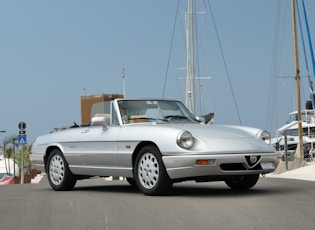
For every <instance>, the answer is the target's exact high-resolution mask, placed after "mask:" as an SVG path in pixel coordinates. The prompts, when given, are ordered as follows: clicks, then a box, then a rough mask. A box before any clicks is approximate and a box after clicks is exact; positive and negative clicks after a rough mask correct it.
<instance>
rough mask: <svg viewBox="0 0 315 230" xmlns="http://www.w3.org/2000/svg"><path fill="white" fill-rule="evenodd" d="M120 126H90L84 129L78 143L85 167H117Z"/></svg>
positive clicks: (79, 155)
mask: <svg viewBox="0 0 315 230" xmlns="http://www.w3.org/2000/svg"><path fill="white" fill-rule="evenodd" d="M119 130H120V127H119V126H108V127H107V129H104V128H103V127H102V126H90V127H86V128H85V129H83V130H82V131H81V132H80V134H79V136H78V142H77V146H76V149H77V153H78V157H80V160H81V162H82V165H83V166H84V167H99V168H106V167H117V166H119V157H118V156H117V136H118V133H119Z"/></svg>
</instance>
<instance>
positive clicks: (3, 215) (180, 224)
mask: <svg viewBox="0 0 315 230" xmlns="http://www.w3.org/2000/svg"><path fill="white" fill-rule="evenodd" d="M0 205H1V206H0V229H1V230H12V229H14V230H20V229H21V230H22V229H23V230H50V229H53V230H56V229H60V230H67V229H75V230H81V229H82V230H83V229H84V230H87V229H89V230H92V229H104V230H107V229H114V230H116V229H118V230H119V229H137V230H139V229H150V230H154V229H163V230H165V229H170V230H176V229H198V230H199V229H242V230H253V229H255V230H257V229H264V230H266V229H270V230H271V229H281V230H283V229H286V230H291V229H294V230H296V229H301V230H308V229H312V230H313V229H314V228H315V183H314V182H309V181H299V180H289V179H274V178H261V179H260V181H259V182H258V184H257V185H256V186H255V187H254V188H253V189H252V190H249V191H246V192H236V191H232V190H230V189H229V188H228V187H227V186H226V185H225V184H224V183H223V182H209V183H198V184H197V183H194V182H185V183H180V184H175V185H174V187H173V189H172V191H171V193H170V194H169V195H168V196H159V197H148V196H144V195H143V194H141V193H139V192H138V191H137V189H135V188H132V187H131V186H129V184H128V183H127V182H125V181H104V180H103V179H101V178H96V179H90V180H83V181H79V182H78V183H77V185H76V187H75V189H74V190H73V191H68V192H55V191H53V190H51V189H50V187H49V185H48V182H47V180H46V178H43V180H42V181H41V182H40V183H39V184H24V185H3V186H0Z"/></svg>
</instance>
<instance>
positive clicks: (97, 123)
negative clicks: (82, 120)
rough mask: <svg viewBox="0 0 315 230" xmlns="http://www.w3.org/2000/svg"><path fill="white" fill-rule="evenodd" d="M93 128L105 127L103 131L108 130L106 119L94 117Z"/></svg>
mask: <svg viewBox="0 0 315 230" xmlns="http://www.w3.org/2000/svg"><path fill="white" fill-rule="evenodd" d="M91 126H103V129H104V130H105V129H107V125H106V119H105V117H92V119H91Z"/></svg>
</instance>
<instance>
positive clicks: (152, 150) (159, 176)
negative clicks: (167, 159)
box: [134, 145, 173, 195]
mask: <svg viewBox="0 0 315 230" xmlns="http://www.w3.org/2000/svg"><path fill="white" fill-rule="evenodd" d="M134 175H135V181H136V183H137V186H138V188H139V189H140V191H142V192H143V193H144V194H145V195H163V194H166V193H167V192H168V191H169V190H170V188H171V187H172V184H173V183H172V180H171V179H170V178H169V176H168V175H167V172H166V169H165V166H164V164H163V161H162V157H161V153H160V151H159V150H158V149H157V147H155V146H154V145H148V146H145V147H143V148H142V149H141V150H140V152H139V154H138V155H137V158H136V163H135V167H134Z"/></svg>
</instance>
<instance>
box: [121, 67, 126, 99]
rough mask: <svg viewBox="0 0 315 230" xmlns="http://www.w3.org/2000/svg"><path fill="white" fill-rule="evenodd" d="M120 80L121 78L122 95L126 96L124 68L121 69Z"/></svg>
mask: <svg viewBox="0 0 315 230" xmlns="http://www.w3.org/2000/svg"><path fill="white" fill-rule="evenodd" d="M122 80H123V95H124V98H125V97H126V88H125V68H123V69H122Z"/></svg>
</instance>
